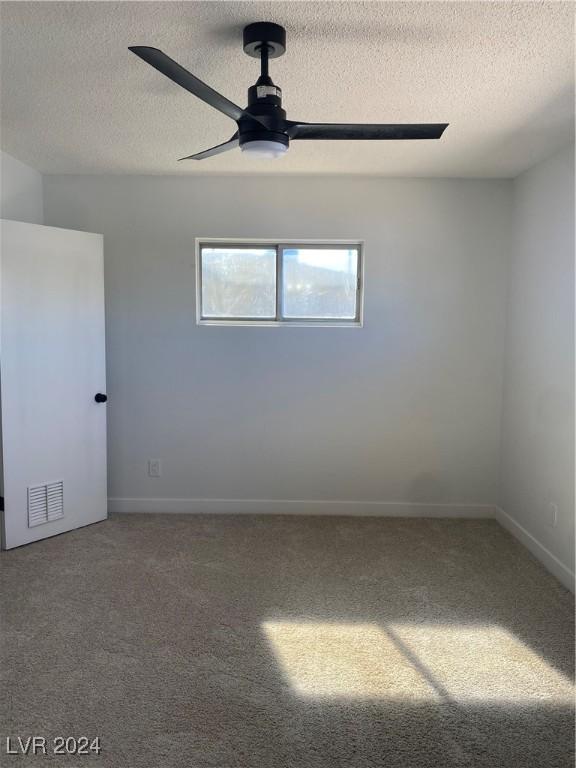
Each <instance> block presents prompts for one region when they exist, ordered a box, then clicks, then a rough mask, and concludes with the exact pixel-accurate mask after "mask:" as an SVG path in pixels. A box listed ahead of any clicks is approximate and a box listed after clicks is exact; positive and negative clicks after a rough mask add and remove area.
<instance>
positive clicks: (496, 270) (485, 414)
mask: <svg viewBox="0 0 576 768" xmlns="http://www.w3.org/2000/svg"><path fill="white" fill-rule="evenodd" d="M511 186H512V185H511V182H509V181H494V180H491V181H470V180H385V179H363V178H318V177H314V178H312V177H303V178H293V177H288V178H238V177H236V178H234V177H229V178H223V177H220V178H213V177H212V178H211V177H200V178H194V179H193V178H181V177H96V176H92V177H78V176H76V177H74V176H53V177H50V176H48V177H46V179H45V195H46V198H45V205H46V223H47V224H50V225H54V226H62V227H68V228H72V229H84V230H88V231H93V232H102V233H104V243H105V254H106V255H105V259H106V260H105V274H106V292H107V299H106V300H107V337H108V342H107V344H108V346H107V359H108V388H109V394H110V403H109V406H110V408H109V473H110V475H109V476H110V495H111V496H112V497H114V498H116V499H137V500H142V499H143V500H147V499H155V498H160V499H162V498H171V499H174V498H179V499H184V500H188V501H184V502H178V503H177V502H172V503H168V502H154V501H152V502H149V501H148V502H146V501H135V502H125V503H119V502H116V504H115V508H121V509H127V508H128V509H134V508H143V509H156V508H158V509H168V508H169V509H176V508H177V509H188V508H190V509H199V508H204V507H202V505H199V504H198V503H197V502H193V501H190V500H194V499H196V500H197V499H237V500H242V499H277V500H278V499H287V500H290V499H292V500H294V499H296V500H298V499H300V500H302V499H304V500H322V499H335V500H356V501H367V500H372V501H394V502H396V501H403V502H426V503H436V504H450V503H452V504H456V505H460V504H494V503H495V502H496V501H497V497H498V474H499V470H498V461H499V443H500V412H501V395H502V357H503V336H504V326H505V312H504V299H505V274H506V267H505V260H506V255H507V250H508V246H509V221H510V212H511ZM196 236H222V237H234V236H237V237H278V238H284V239H289V238H296V239H297V238H323V237H324V238H360V239H363V240H365V242H366V253H365V259H366V261H365V266H366V292H365V325H364V328H362V329H358V328H292V327H288V328H286V327H281V328H245V327H242V328H230V327H226V328H217V327H198V326H196V325H195V315H194V264H193V259H194V238H195V237H196ZM148 458H160V459H161V460H162V463H163V472H162V477H161V478H159V479H151V478H148V477H147V465H146V462H147V459H148ZM208 508H213V509H229V508H232V509H239V510H240V509H242V508H253V509H260V508H262V509H267V510H268V511H274V509H279V508H280V509H284V508H285V507H282V506H281V505H280V507H279V506H278V505H269V504H268V505H262V507H260V506H258V505H247V506H246V505H245V507H242V505H236V506H235V505H232V506H230V505H224V504H222V503H221V502H217V503H216V504H214V505H212V506H210V505H208ZM355 508H356V507H354V505H352V506H351V507H344V509H346V511H354V509H355ZM341 509H342V508H341ZM363 509H364V510H366V509H367V507H364V508H363ZM438 509H439V510H440V511H445V508H443V507H439V508H438ZM326 511H337V510H335V507H331V508H327V510H326ZM420 511H422V510H421V509H420ZM469 511H470V513H471V514H478V512H479V510H478V509H474V508H472V507H471V508H470V510H469Z"/></svg>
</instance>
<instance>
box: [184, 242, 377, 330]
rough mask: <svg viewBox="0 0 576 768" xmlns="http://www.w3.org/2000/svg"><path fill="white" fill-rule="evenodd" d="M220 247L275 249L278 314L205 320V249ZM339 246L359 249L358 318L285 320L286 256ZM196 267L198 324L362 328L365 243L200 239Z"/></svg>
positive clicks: (195, 246) (356, 316)
mask: <svg viewBox="0 0 576 768" xmlns="http://www.w3.org/2000/svg"><path fill="white" fill-rule="evenodd" d="M218 245H221V246H229V247H234V246H236V247H238V248H250V247H253V248H264V247H267V248H274V249H275V251H276V272H275V283H276V286H275V294H276V304H275V307H276V314H275V316H274V317H266V318H260V317H253V318H252V317H204V316H203V315H202V248H203V247H208V248H210V247H211V248H214V247H217V246H218ZM335 246H342V247H351V246H353V247H354V248H356V249H357V252H358V262H357V283H356V315H355V316H354V317H353V318H337V317H334V318H331V317H317V318H316V317H305V318H297V317H295V318H290V317H284V316H283V313H282V310H283V307H282V278H283V263H284V259H283V253H284V250H286V249H291V248H306V247H313V248H315V249H317V250H321V249H323V248H325V249H327V250H329V249H333V248H334V247H335ZM194 251H195V267H196V324H197V325H213V326H244V327H254V326H256V327H268V328H275V327H282V326H304V327H312V328H314V327H318V326H321V327H324V328H326V327H330V328H361V327H362V326H363V321H364V274H365V265H364V241H363V240H330V239H326V240H319V239H315V240H303V239H298V240H287V239H277V238H276V239H271V238H265V239H257V238H242V237H197V238H195V241H194Z"/></svg>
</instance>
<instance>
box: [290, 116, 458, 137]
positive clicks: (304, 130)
mask: <svg viewBox="0 0 576 768" xmlns="http://www.w3.org/2000/svg"><path fill="white" fill-rule="evenodd" d="M287 126H288V135H289V136H290V138H291V139H360V140H362V139H380V140H382V139H439V138H440V137H441V136H442V134H443V133H444V131H445V129H446V128H447V127H448V123H428V124H426V123H417V124H414V125H409V124H407V125H402V124H400V125H374V124H373V125H370V124H366V125H362V124H361V123H359V124H356V123H296V122H293V121H291V120H290V121H288V124H287Z"/></svg>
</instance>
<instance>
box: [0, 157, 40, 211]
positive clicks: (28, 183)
mask: <svg viewBox="0 0 576 768" xmlns="http://www.w3.org/2000/svg"><path fill="white" fill-rule="evenodd" d="M0 219H14V220H15V221H27V222H29V223H30V224H43V223H44V221H43V220H44V211H43V198H42V176H41V174H40V173H38V171H36V170H34V168H30V166H28V165H25V164H24V163H21V162H20V160H16V158H15V157H12V155H8V154H7V153H6V152H0Z"/></svg>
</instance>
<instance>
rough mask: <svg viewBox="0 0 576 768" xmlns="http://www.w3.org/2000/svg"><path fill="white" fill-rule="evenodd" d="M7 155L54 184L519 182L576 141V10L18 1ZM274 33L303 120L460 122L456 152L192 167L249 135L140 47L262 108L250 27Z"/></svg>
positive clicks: (366, 153) (381, 151) (8, 64)
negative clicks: (251, 94) (95, 179)
mask: <svg viewBox="0 0 576 768" xmlns="http://www.w3.org/2000/svg"><path fill="white" fill-rule="evenodd" d="M1 13H2V33H1V34H2V37H1V42H2V46H1V57H2V62H1V63H2V104H1V106H2V115H1V128H2V134H1V141H2V148H3V149H4V150H5V151H7V152H9V153H10V154H13V155H14V156H15V157H17V158H19V159H20V160H22V161H24V162H26V163H28V164H30V165H32V166H33V167H35V168H38V169H39V170H40V171H43V172H46V173H184V174H191V173H269V172H272V173H279V172H281V173H354V174H365V173H367V174H379V175H386V176H486V177H489V176H505V177H506V176H515V175H516V174H517V173H519V172H521V171H522V170H524V169H525V168H527V167H529V166H530V165H532V164H533V163H534V162H536V161H537V160H539V159H540V158H542V157H544V156H546V155H547V154H550V153H551V152H552V151H553V150H554V149H555V148H556V147H557V146H560V145H561V144H562V143H564V142H567V141H569V140H570V137H571V132H572V130H573V128H572V126H573V118H574V106H573V89H574V85H573V79H574V62H573V17H574V5H573V4H572V3H564V2H518V3H516V2H501V3H491V2H479V3H476V2H455V3H447V2H446V3H445V2H423V3H420V2H369V3H355V2H345V3H340V2H288V3H285V2H267V3H264V2H262V3H261V2H242V3H237V2H184V3H181V2H145V3H141V2H121V3H116V2H3V3H2V5H1ZM264 20H266V21H275V22H277V23H280V24H282V25H284V26H285V27H286V29H287V33H288V45H287V52H286V55H285V56H284V57H283V58H281V59H275V60H274V61H272V62H271V74H272V77H273V79H274V81H275V82H276V84H277V85H279V86H281V88H282V90H283V97H284V107H285V108H286V110H287V112H288V118H290V119H293V120H294V119H299V120H303V121H309V122H319V121H324V122H352V121H354V122H392V123H394V122H449V123H450V127H449V128H448V129H447V131H446V133H445V134H444V137H443V138H442V139H441V140H440V141H430V142H426V141H413V142H359V141H356V142H354V141H350V142H328V141H318V142H312V141H302V142H293V143H292V145H291V147H290V151H289V154H288V156H287V157H284V158H282V159H281V160H278V161H275V162H274V161H258V160H254V159H249V158H247V157H245V156H242V155H241V153H240V152H239V151H235V152H231V153H228V154H226V155H222V156H219V157H215V158H212V159H209V160H205V161H203V162H194V161H188V162H186V163H177V162H176V160H177V158H179V157H182V156H183V155H187V154H190V153H192V152H197V151H200V150H202V149H205V148H207V147H210V146H212V145H214V144H218V143H220V142H221V141H224V140H226V139H228V138H229V137H230V136H231V135H232V133H233V132H234V130H235V124H234V123H233V122H232V121H231V120H229V119H228V118H226V117H224V116H223V115H221V114H220V113H218V112H216V111H214V110H212V109H210V108H209V107H207V106H206V105H204V104H203V103H202V102H200V101H197V100H196V99H195V98H194V97H193V96H191V95H190V94H189V93H187V92H186V91H184V90H182V89H180V88H178V87H177V86H176V85H173V84H172V83H171V82H170V81H168V80H167V79H166V78H164V77H163V76H162V75H160V74H159V73H158V72H156V71H155V70H154V69H152V68H151V67H149V66H148V65H146V64H145V63H144V62H142V61H141V60H140V59H138V58H137V57H136V56H134V55H133V54H132V53H130V52H129V51H128V50H127V48H128V46H129V45H150V46H154V47H157V48H161V49H162V50H164V51H165V52H166V53H167V54H168V55H169V56H171V57H172V58H174V59H176V60H177V61H179V62H180V63H181V64H182V65H183V66H185V67H186V68H187V69H189V70H191V71H192V72H193V73H194V74H196V75H197V76H198V77H200V78H201V79H203V80H205V81H207V82H208V83H209V84H211V85H212V86H213V87H215V88H216V89H218V90H220V91H221V92H222V93H224V94H225V95H227V96H228V97H229V98H230V99H232V100H233V101H236V102H237V103H239V104H241V105H242V106H244V105H245V103H246V89H247V88H248V86H249V85H251V84H252V83H253V82H254V81H255V80H256V77H257V75H258V62H257V61H256V60H255V59H251V58H249V57H248V56H246V55H245V54H244V53H243V51H242V27H243V26H244V25H245V24H247V23H250V22H253V21H264Z"/></svg>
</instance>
